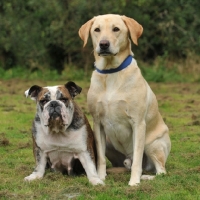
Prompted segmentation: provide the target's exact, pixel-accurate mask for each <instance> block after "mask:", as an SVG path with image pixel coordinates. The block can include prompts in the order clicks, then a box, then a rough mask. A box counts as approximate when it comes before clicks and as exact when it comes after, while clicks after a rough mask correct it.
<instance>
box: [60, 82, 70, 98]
mask: <svg viewBox="0 0 200 200" xmlns="http://www.w3.org/2000/svg"><path fill="white" fill-rule="evenodd" d="M58 90H59V91H60V92H61V93H62V95H63V97H66V98H68V99H72V97H71V95H70V94H69V91H68V89H67V88H66V87H65V86H64V85H62V86H59V87H58Z"/></svg>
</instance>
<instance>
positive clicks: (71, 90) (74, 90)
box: [65, 81, 82, 99]
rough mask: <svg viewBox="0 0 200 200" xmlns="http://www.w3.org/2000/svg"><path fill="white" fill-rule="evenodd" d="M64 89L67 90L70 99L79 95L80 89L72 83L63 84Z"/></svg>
mask: <svg viewBox="0 0 200 200" xmlns="http://www.w3.org/2000/svg"><path fill="white" fill-rule="evenodd" d="M65 87H66V88H67V89H68V91H69V94H70V95H71V97H72V99H73V98H74V97H75V96H76V95H78V94H80V93H81V90H82V88H81V87H79V86H78V85H76V84H75V83H74V82H72V81H69V82H67V83H66V84H65Z"/></svg>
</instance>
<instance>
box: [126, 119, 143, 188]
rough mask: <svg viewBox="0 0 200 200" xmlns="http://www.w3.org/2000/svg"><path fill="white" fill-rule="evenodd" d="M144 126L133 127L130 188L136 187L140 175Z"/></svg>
mask: <svg viewBox="0 0 200 200" xmlns="http://www.w3.org/2000/svg"><path fill="white" fill-rule="evenodd" d="M145 133H146V124H145V122H141V123H139V124H136V125H134V127H133V162H132V166H131V178H130V181H129V185H130V186H134V185H138V184H139V183H140V178H141V175H142V158H143V152H144V144H145Z"/></svg>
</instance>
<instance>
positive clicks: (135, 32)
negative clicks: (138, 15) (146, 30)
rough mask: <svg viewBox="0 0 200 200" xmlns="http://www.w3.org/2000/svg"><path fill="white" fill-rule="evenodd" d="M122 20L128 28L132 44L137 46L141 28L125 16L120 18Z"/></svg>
mask: <svg viewBox="0 0 200 200" xmlns="http://www.w3.org/2000/svg"><path fill="white" fill-rule="evenodd" d="M122 20H123V21H124V23H125V24H126V26H127V27H128V30H129V32H130V35H131V39H132V41H133V43H134V44H135V45H138V42H137V40H138V38H139V37H140V36H141V35H142V32H143V27H142V26H141V25H140V24H139V23H138V22H136V21H135V20H134V19H132V18H129V17H126V16H125V15H123V16H122Z"/></svg>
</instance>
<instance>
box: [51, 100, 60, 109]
mask: <svg viewBox="0 0 200 200" xmlns="http://www.w3.org/2000/svg"><path fill="white" fill-rule="evenodd" d="M50 106H51V107H54V108H55V107H56V106H59V103H58V102H57V101H52V102H51V103H50Z"/></svg>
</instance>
